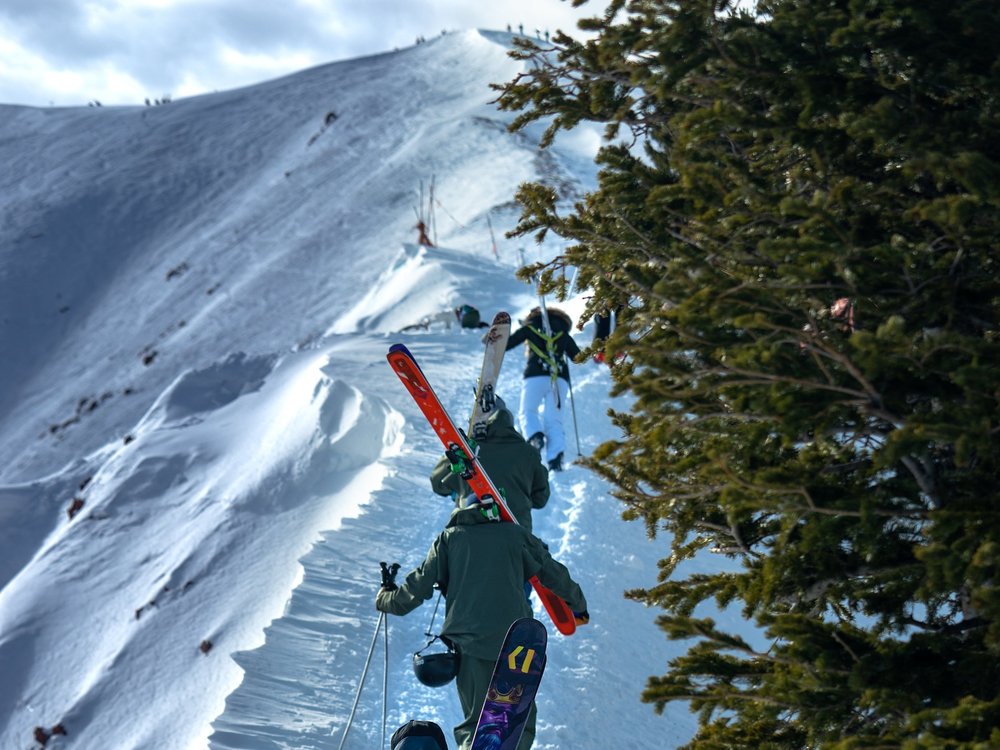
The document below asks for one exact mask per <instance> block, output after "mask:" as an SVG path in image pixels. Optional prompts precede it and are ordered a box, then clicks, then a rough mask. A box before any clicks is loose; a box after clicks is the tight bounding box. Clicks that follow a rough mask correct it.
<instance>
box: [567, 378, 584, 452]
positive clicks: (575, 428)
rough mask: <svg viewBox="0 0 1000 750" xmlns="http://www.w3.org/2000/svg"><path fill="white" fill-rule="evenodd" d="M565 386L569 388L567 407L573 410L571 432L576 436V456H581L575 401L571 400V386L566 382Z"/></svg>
mask: <svg viewBox="0 0 1000 750" xmlns="http://www.w3.org/2000/svg"><path fill="white" fill-rule="evenodd" d="M566 385H568V386H569V406H570V409H572V410H573V432H574V434H575V435H576V455H578V456H582V455H583V454H582V453H580V428H579V427H577V426H576V401H574V400H573V384H572V383H570V382H569V381H566Z"/></svg>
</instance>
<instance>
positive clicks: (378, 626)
mask: <svg viewBox="0 0 1000 750" xmlns="http://www.w3.org/2000/svg"><path fill="white" fill-rule="evenodd" d="M384 621H385V612H379V613H378V622H377V623H376V624H375V635H374V636H373V637H372V645H371V646H370V647H369V649H368V657H367V658H366V659H365V668H364V671H363V672H362V673H361V681H360V682H358V692H357V694H356V695H355V696H354V705H353V706H351V713H350V715H349V716H348V717H347V726H346V727H344V736H343V737H341V738H340V744H339V745H338V746H337V750H343V748H344V743H345V742H347V733H348V732H350V731H351V724H353V723H354V715H355V713H356V712H357V710H358V701H359V700H361V688H363V687H364V686H365V677H367V676H368V667H369V665H370V664H371V662H372V652H373V651H375V643H376V642H377V641H378V632H379V630H381V629H382V623H383V622H384ZM382 732H383V734H384V733H385V726H384V724H383V727H382ZM382 747H385V737H383V738H382Z"/></svg>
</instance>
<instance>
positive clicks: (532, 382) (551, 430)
mask: <svg viewBox="0 0 1000 750" xmlns="http://www.w3.org/2000/svg"><path fill="white" fill-rule="evenodd" d="M548 319H549V326H550V328H551V330H552V334H551V337H550V336H547V335H546V333H545V326H544V323H543V321H542V311H541V308H538V307H536V308H534V309H533V310H532V311H531V312H530V313H528V316H527V317H526V318H525V319H524V320H523V321H522V325H521V327H520V328H518V329H517V330H516V331H514V333H512V334H511V335H510V338H509V339H507V349H508V350H510V349H513V348H514V347H515V346H519V345H520V344H522V343H523V344H525V345H526V346H527V349H526V350H525V355H526V356H527V359H528V361H527V364H526V365H525V367H524V384H523V385H522V387H521V405H520V410H519V414H518V417H519V419H520V422H521V432H522V433H523V434H524V435H528V436H529V437H528V442H529V443H531V444H532V445H534V446H535V447H536V448H537V449H538V451H539V452H541V451H542V450H543V448H544V450H545V460H546V462H547V463H548V467H549V468H550V469H552V470H553V471H562V469H563V454H564V452H565V449H566V433H565V430H564V427H563V412H564V411H565V409H564V408H563V407H564V406H565V404H566V398H567V394H568V393H569V365H568V363H567V358H568V359H572V358H574V357H576V356H577V355H578V354H579V353H580V347H579V346H577V343H576V342H575V341H574V340H573V337H572V336H570V334H569V332H570V330H571V329H572V328H573V321H572V319H571V318H570V317H569V315H567V314H566V313H564V312H563V311H562V310H558V309H556V308H554V307H550V308H548ZM557 392H558V398H557V396H556V394H557Z"/></svg>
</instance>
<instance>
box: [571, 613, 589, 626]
mask: <svg viewBox="0 0 1000 750" xmlns="http://www.w3.org/2000/svg"><path fill="white" fill-rule="evenodd" d="M573 621H574V622H575V623H576V624H577V625H586V624H587V623H588V622H590V613H589V612H588V611H587V610H583V612H574V613H573Z"/></svg>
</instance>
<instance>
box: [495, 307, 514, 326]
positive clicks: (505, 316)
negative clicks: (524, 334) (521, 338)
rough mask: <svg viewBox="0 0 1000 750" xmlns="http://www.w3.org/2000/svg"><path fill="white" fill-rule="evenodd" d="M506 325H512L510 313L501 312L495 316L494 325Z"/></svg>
mask: <svg viewBox="0 0 1000 750" xmlns="http://www.w3.org/2000/svg"><path fill="white" fill-rule="evenodd" d="M504 323H510V313H508V312H504V311H503V310H501V311H500V312H498V313H497V314H496V315H494V316H493V325H495V326H496V325H503V324H504Z"/></svg>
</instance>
